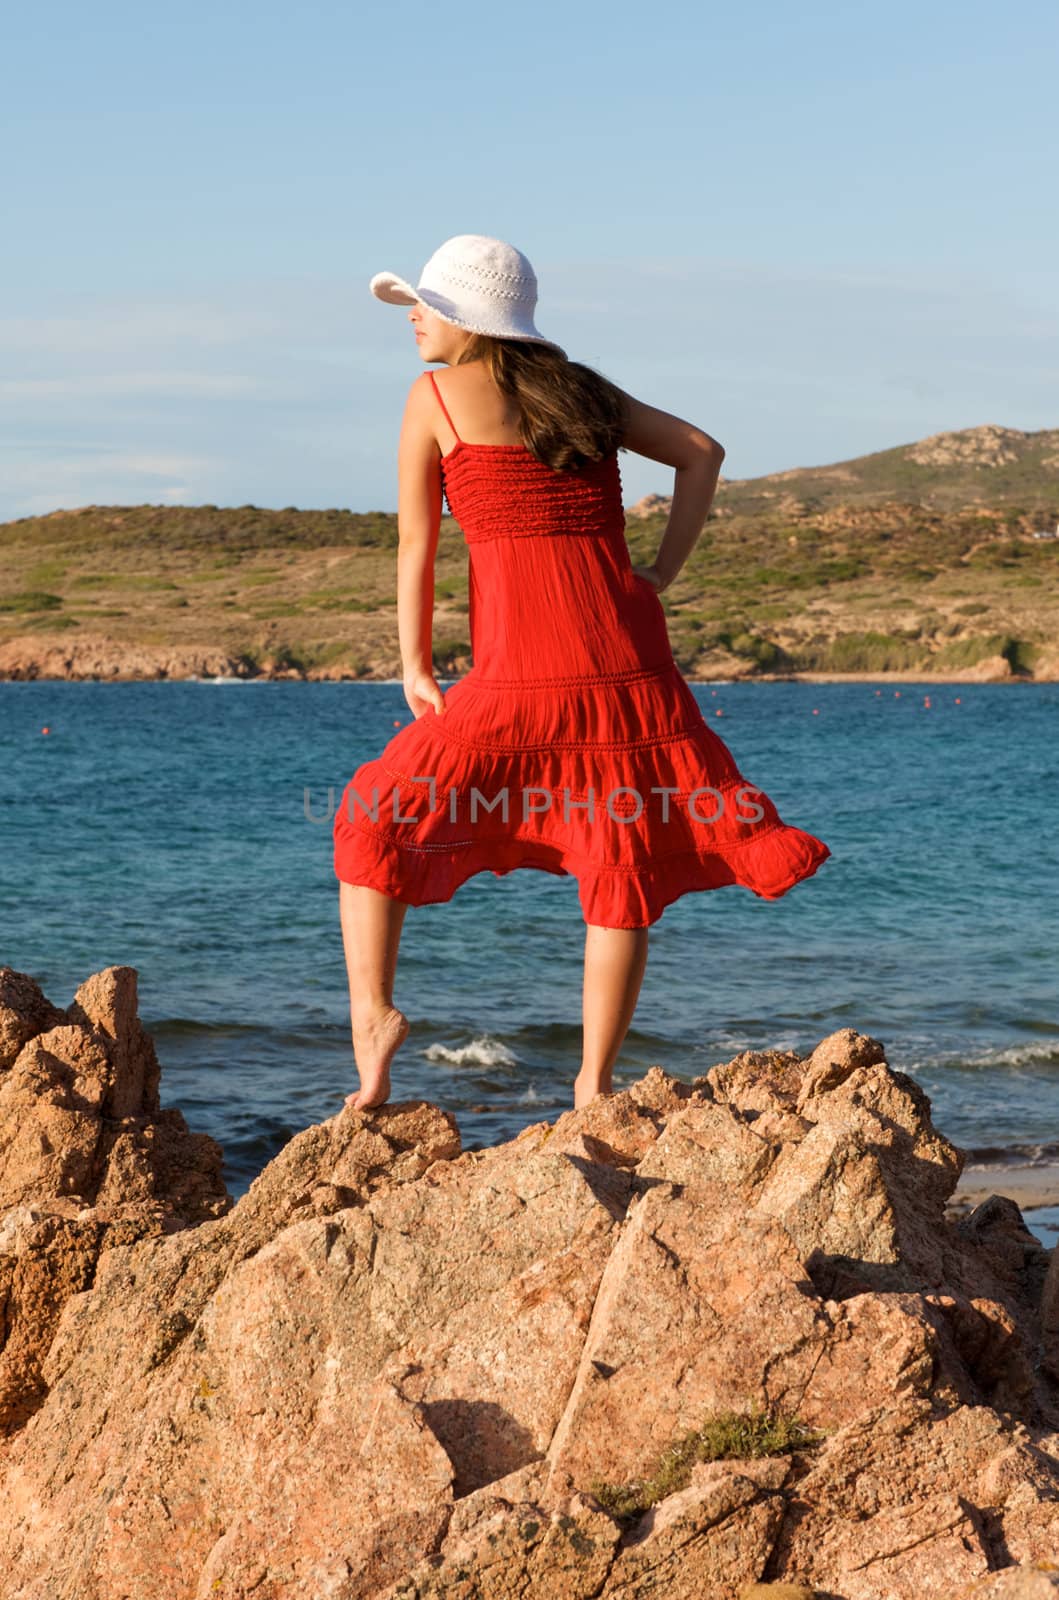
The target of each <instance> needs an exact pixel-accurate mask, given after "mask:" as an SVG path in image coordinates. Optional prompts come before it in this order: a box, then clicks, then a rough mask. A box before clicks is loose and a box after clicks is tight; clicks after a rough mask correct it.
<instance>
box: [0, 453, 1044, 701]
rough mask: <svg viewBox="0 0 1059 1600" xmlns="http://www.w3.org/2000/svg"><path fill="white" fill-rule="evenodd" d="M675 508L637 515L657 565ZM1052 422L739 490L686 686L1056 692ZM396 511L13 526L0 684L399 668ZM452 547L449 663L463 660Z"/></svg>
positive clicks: (692, 598) (671, 610) (32, 521)
mask: <svg viewBox="0 0 1059 1600" xmlns="http://www.w3.org/2000/svg"><path fill="white" fill-rule="evenodd" d="M668 506H669V502H668V500H667V499H666V498H665V497H662V496H648V497H647V498H646V499H645V500H644V501H641V502H639V504H638V505H637V506H631V507H629V508H628V511H627V516H626V522H627V535H628V540H629V546H630V550H631V551H632V555H633V560H634V561H650V560H651V559H652V558H653V556H654V554H655V551H656V549H657V546H658V540H659V538H660V537H661V533H662V531H663V529H664V527H665V522H666V516H667V514H668ZM1057 526H1059V429H1051V430H1046V431H1043V432H1039V433H1023V432H1019V431H1018V430H1016V429H1011V428H1001V427H997V426H995V425H987V426H984V427H980V428H970V429H965V430H963V431H961V432H958V433H948V434H937V435H934V436H933V437H932V438H929V439H923V440H920V441H919V442H918V443H913V444H909V445H901V446H898V447H896V448H894V449H891V450H883V451H878V452H876V453H874V454H872V455H868V456H863V457H860V458H858V459H856V460H852V461H843V462H838V463H835V464H834V465H831V466H823V467H802V468H796V469H794V470H791V471H787V472H779V473H770V474H768V475H766V476H765V477H761V478H753V479H725V478H723V477H722V479H721V482H720V485H719V487H718V492H717V496H716V499H715V502H714V507H713V510H712V512H711V515H710V518H709V520H708V522H707V524H706V528H705V529H704V531H703V534H702V537H701V539H700V540H699V543H698V545H697V546H696V548H695V551H694V552H693V554H692V556H691V559H690V560H689V562H688V564H687V565H686V567H685V568H684V570H683V572H682V573H681V574H680V577H679V578H678V580H677V581H676V583H675V584H673V585H672V587H671V588H670V589H668V590H667V591H666V594H665V595H664V596H663V605H664V606H665V609H666V613H667V617H668V622H669V630H670V637H671V638H672V641H673V648H674V653H675V655H676V658H677V660H678V662H679V664H680V666H681V669H682V670H683V671H684V672H685V673H686V675H687V676H688V677H690V678H716V677H749V676H754V677H772V676H792V675H806V676H818V677H819V676H845V675H861V674H864V675H871V676H880V675H885V674H902V673H903V674H906V675H912V676H915V675H919V676H925V675H929V674H937V675H944V676H949V677H969V678H973V677H978V678H987V679H1000V678H1019V677H1022V678H1038V679H1048V680H1049V681H1051V680H1056V679H1059V539H1057V538H1038V537H1035V535H1036V534H1037V533H1039V532H1040V531H1041V530H1042V529H1048V530H1055V529H1056V527H1057ZM396 546H397V519H396V516H395V515H394V514H393V513H392V512H383V511H373V512H367V513H359V514H358V513H353V512H349V511H340V510H329V511H299V510H297V509H296V508H294V507H293V506H288V507H286V508H285V509H283V510H279V511H274V510H268V509H263V508H259V507H256V506H239V507H235V508H221V507H217V506H88V507H83V508H81V509H79V510H74V511H56V512H52V513H51V514H49V515H47V516H42V517H26V518H22V519H20V520H18V521H15V522H9V523H6V524H3V525H0V556H2V564H0V572H2V579H0V677H7V678H13V677H17V678H26V677H98V678H122V677H124V678H135V677H158V676H162V677H187V676H215V675H218V674H225V675H227V674H235V675H238V676H257V675H267V676H272V677H318V678H319V677H327V678H353V677H361V678H372V677H399V676H400V652H399V648H398V641H397V619H396V608H395V587H396V572H395V551H396ZM466 572H467V554H466V547H465V545H464V541H463V537H462V534H461V533H460V530H459V528H458V527H457V526H456V524H455V522H454V521H453V520H452V519H451V518H448V517H447V518H445V519H444V521H443V523H442V528H441V535H440V540H439V547H438V560H437V578H436V588H435V599H436V615H435V621H434V643H435V662H436V669H437V671H438V672H439V674H443V675H445V676H452V675H456V674H459V673H460V672H462V671H464V670H465V669H466V667H467V666H469V665H470V653H469V644H468V630H467V578H466Z"/></svg>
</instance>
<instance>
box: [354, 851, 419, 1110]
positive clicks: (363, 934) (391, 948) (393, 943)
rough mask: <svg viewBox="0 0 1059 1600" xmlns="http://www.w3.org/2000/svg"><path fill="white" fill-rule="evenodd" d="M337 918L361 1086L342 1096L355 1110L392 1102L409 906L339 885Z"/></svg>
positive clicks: (402, 1019) (404, 1029)
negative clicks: (397, 983) (397, 989)
mask: <svg viewBox="0 0 1059 1600" xmlns="http://www.w3.org/2000/svg"><path fill="white" fill-rule="evenodd" d="M338 905H339V917H340V919H341V923H342V943H343V947H344V949H345V953H346V971H347V973H348V975H349V1020H350V1026H351V1029H352V1034H353V1055H354V1059H355V1060H356V1063H357V1072H358V1074H359V1076H360V1088H359V1090H358V1091H357V1092H356V1093H354V1094H350V1095H347V1096H346V1102H345V1103H346V1105H347V1106H353V1107H355V1109H356V1110H358V1111H365V1110H367V1108H368V1107H369V1106H381V1105H382V1104H383V1103H384V1102H385V1101H386V1100H388V1099H389V1098H390V1062H391V1061H392V1060H393V1057H394V1054H395V1053H396V1051H397V1049H398V1047H399V1046H400V1045H401V1044H402V1043H403V1041H404V1039H405V1038H406V1037H407V1034H408V1018H407V1017H406V1016H405V1014H404V1012H403V1011H398V1009H397V1007H396V1006H395V1005H394V1003H393V984H394V978H395V976H396V974H397V951H398V949H399V947H400V943H401V928H402V926H403V925H404V917H405V912H406V911H407V910H408V905H407V902H405V901H403V900H394V899H392V898H391V897H390V895H387V894H381V893H380V892H379V890H378V889H368V888H366V887H363V886H361V885H359V884H352V883H341V882H340V883H339V885H338Z"/></svg>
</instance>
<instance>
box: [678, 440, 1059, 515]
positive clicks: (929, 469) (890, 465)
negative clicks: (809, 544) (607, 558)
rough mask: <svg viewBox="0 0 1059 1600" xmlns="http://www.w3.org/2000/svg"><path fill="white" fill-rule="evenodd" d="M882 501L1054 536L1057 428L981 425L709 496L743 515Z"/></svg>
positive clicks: (1058, 511) (740, 481)
mask: <svg viewBox="0 0 1059 1600" xmlns="http://www.w3.org/2000/svg"><path fill="white" fill-rule="evenodd" d="M651 498H652V499H653V498H656V497H651ZM657 498H658V499H659V500H662V497H661V496H659V497H657ZM890 500H904V501H908V502H909V503H914V504H917V505H922V506H927V507H929V508H930V509H931V510H934V511H950V510H959V509H961V508H963V507H967V506H982V507H988V508H990V509H993V510H1001V509H1010V510H1020V511H1025V512H1026V514H1027V515H1028V516H1029V517H1030V518H1031V519H1032V518H1044V520H1045V522H1048V521H1049V519H1050V523H1051V526H1052V527H1053V528H1054V527H1055V523H1056V519H1057V518H1059V428H1047V429H1044V430H1043V431H1042V432H1039V433H1023V432H1022V431H1021V430H1020V429H1018V428H1001V427H999V426H998V425H997V424H996V423H986V424H984V425H983V426H982V427H980V428H964V429H962V430H961V431H960V432H959V433H936V434H933V435H932V436H931V437H930V438H929V439H920V440H919V441H918V442H917V443H914V444H902V445H897V446H895V447H894V448H893V449H891V450H877V451H875V452H874V453H873V454H872V455H868V456H858V457H857V458H856V459H855V460H852V461H836V462H834V463H832V464H831V465H830V466H824V467H793V468H791V469H790V470H789V471H787V472H770V473H767V474H766V475H765V476H764V477H762V478H725V477H723V476H722V478H721V481H720V487H719V492H718V496H717V504H718V505H722V504H723V506H724V507H725V509H726V510H727V511H729V512H730V513H733V514H734V513H736V512H738V513H741V514H743V515H752V514H753V513H754V512H756V511H765V510H768V509H769V508H770V506H773V505H775V504H776V503H777V502H778V503H781V504H786V505H790V506H792V507H794V506H798V507H801V508H802V509H804V510H807V511H815V510H820V509H822V508H824V507H827V506H834V505H848V506H864V505H878V504H879V503H881V502H885V501H890ZM663 504H664V505H666V506H667V505H668V500H664V501H663Z"/></svg>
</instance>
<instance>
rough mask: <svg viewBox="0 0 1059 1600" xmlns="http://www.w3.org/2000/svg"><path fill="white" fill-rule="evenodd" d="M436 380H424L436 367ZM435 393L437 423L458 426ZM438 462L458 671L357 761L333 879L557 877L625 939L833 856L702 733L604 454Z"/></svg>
mask: <svg viewBox="0 0 1059 1600" xmlns="http://www.w3.org/2000/svg"><path fill="white" fill-rule="evenodd" d="M430 378H431V381H432V382H433V381H434V374H433V373H431V374H430ZM434 390H435V393H436V395H437V398H438V401H439V403H440V404H441V407H442V410H443V411H444V413H445V416H446V418H447V420H448V422H449V426H450V427H452V419H451V417H449V414H448V409H447V407H446V406H445V403H444V401H443V400H442V399H441V393H440V390H438V387H437V384H436V383H434ZM452 431H453V433H454V434H455V435H456V439H457V443H456V444H455V445H454V446H453V447H452V449H451V450H449V451H448V453H447V454H446V455H444V456H443V457H442V458H441V470H442V477H443V482H444V489H445V497H446V499H447V501H448V505H449V510H450V511H451V513H452V515H453V516H454V517H455V518H456V520H457V522H458V523H459V525H460V527H461V529H462V531H463V535H464V539H465V541H466V544H467V548H468V563H469V574H470V601H469V606H470V610H469V623H470V636H471V653H472V657H473V661H474V665H473V666H472V667H471V668H470V670H469V671H468V672H466V673H465V674H464V676H463V677H462V678H460V679H459V680H458V681H457V682H456V683H455V684H453V685H452V686H451V687H450V688H449V689H448V690H447V691H445V695H444V698H445V711H444V713H443V714H439V713H438V712H436V711H434V710H433V708H431V709H430V710H429V711H426V712H424V714H423V715H422V716H420V717H418V718H415V719H414V720H413V721H412V722H410V723H407V724H406V725H405V726H404V727H403V728H402V729H401V730H400V732H399V733H397V734H395V735H394V737H393V738H392V739H391V740H390V741H389V743H388V744H387V745H386V746H385V748H384V749H383V750H382V752H381V754H379V755H378V756H376V757H374V758H373V759H371V760H369V761H366V762H365V763H364V764H363V765H362V766H360V767H358V768H357V770H356V772H355V773H354V774H353V776H352V778H351V779H350V780H349V782H348V784H347V785H346V788H345V790H344V791H343V795H342V800H341V803H340V805H339V807H338V809H337V811H336V813H335V818H334V830H333V833H334V870H335V875H336V877H338V878H339V879H340V880H342V881H343V882H345V883H352V884H365V885H367V886H368V887H370V888H373V889H378V890H381V891H382V892H383V893H385V894H388V895H390V896H392V897H393V898H394V899H397V900H402V901H405V902H407V903H409V904H411V905H429V904H434V903H437V902H439V901H445V900H451V899H452V897H453V895H454V894H455V893H456V890H457V889H458V888H459V887H460V885H461V884H462V883H464V882H465V881H466V880H467V879H468V878H470V877H472V876H473V875H474V874H476V873H479V872H492V873H493V874H494V875H495V876H496V877H498V878H499V877H502V876H503V875H504V874H505V873H508V872H512V871H513V870H514V869H515V868H517V867H533V868H537V869H539V870H541V871H544V872H551V873H554V874H556V875H558V876H561V877H567V876H573V877H575V878H576V879H577V883H578V897H579V901H580V907H581V912H582V916H583V919H584V921H585V922H586V923H592V924H595V925H598V926H601V927H607V928H639V927H646V926H648V925H649V924H651V923H653V922H656V921H657V920H658V918H659V917H660V916H661V915H662V912H663V910H664V908H665V907H666V906H667V905H669V904H670V903H671V902H672V901H674V900H676V899H678V898H679V897H680V896H681V895H684V894H687V893H689V892H690V891H692V890H703V889H718V888H721V887H722V886H723V885H725V884H733V883H734V884H741V885H743V886H744V887H745V888H747V889H750V890H751V891H752V892H753V893H754V894H756V895H758V896H759V897H760V898H762V899H766V900H775V899H778V898H779V897H780V896H781V895H784V894H786V892H787V890H788V889H790V888H792V887H793V886H794V884H796V883H798V882H799V881H800V880H801V879H802V878H808V877H811V876H812V874H813V873H814V872H816V870H817V868H818V867H820V866H821V865H822V864H823V862H824V861H826V860H827V858H828V856H830V854H831V851H830V849H829V848H828V846H827V845H826V844H824V843H823V841H822V840H820V839H817V838H814V837H813V835H812V834H810V833H805V832H803V831H802V830H801V829H800V828H796V827H793V826H790V825H788V824H786V823H784V822H783V821H782V820H781V819H780V816H779V814H778V812H777V811H776V808H775V806H774V805H773V803H772V801H771V800H770V799H769V798H768V796H767V795H766V794H764V793H763V792H762V791H761V790H760V789H758V788H756V787H755V786H754V785H753V784H751V783H748V782H747V781H746V779H744V777H743V776H742V774H741V773H740V771H739V769H738V767H737V766H736V763H735V759H734V757H733V756H732V753H731V751H730V750H729V749H728V746H727V745H726V744H725V743H724V741H723V740H722V739H721V738H720V737H719V736H718V735H717V734H716V733H715V732H714V731H713V729H712V728H711V727H710V726H709V725H708V724H707V722H706V721H705V718H704V717H703V715H702V712H701V711H700V710H699V706H698V703H697V701H696V700H695V697H694V695H693V694H692V692H691V689H690V688H689V686H688V684H687V683H686V681H685V679H684V678H683V676H682V675H681V672H680V670H679V668H678V667H677V665H676V662H675V661H674V659H673V653H672V650H671V647H670V643H669V635H668V632H667V629H666V618H665V611H664V609H663V606H662V602H661V600H660V599H659V598H658V594H657V592H656V590H655V588H654V585H653V584H652V583H651V582H650V581H649V579H647V578H643V577H640V576H639V575H638V574H636V573H634V572H633V570H632V566H631V562H630V558H629V552H628V547H627V545H626V543H625V532H624V530H625V516H624V512H623V510H622V494H621V476H620V471H619V466H618V455H617V451H614V452H612V453H611V454H610V455H608V456H606V457H605V458H604V459H603V460H601V461H598V462H593V463H590V464H589V465H588V466H586V467H584V468H582V469H580V470H573V471H566V472H556V471H554V470H553V469H552V468H551V467H549V466H547V465H546V464H544V463H543V462H540V461H538V460H537V458H536V457H535V456H534V455H533V454H532V452H531V451H530V450H529V449H528V448H527V447H526V446H524V445H520V444H519V445H503V444H500V445H486V444H470V443H468V442H467V441H466V440H463V439H460V437H459V434H458V433H456V429H455V428H454V427H453V428H452Z"/></svg>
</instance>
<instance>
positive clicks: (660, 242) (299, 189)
mask: <svg viewBox="0 0 1059 1600" xmlns="http://www.w3.org/2000/svg"><path fill="white" fill-rule="evenodd" d="M4 35H5V38H4V56H5V68H6V71H5V86H4V95H3V104H2V106H0V133H2V135H3V148H4V150H5V153H6V156H7V160H6V161H5V163H4V169H5V170H4V208H3V210H4V220H5V223H6V226H5V228H4V242H3V250H2V252H0V284H2V288H3V294H2V299H0V520H6V519H9V518H14V517H22V516H28V515H34V514H37V513H41V512H47V511H51V510H56V509H58V508H60V507H66V506H77V505H89V504H97V505H99V504H139V503H144V502H148V503H152V504H216V505H233V506H234V505H242V504H247V503H249V504H253V505H259V506H277V507H282V506H288V505H296V506H301V507H316V506H345V507H348V508H349V509H351V510H354V511H368V510H375V509H384V510H392V509H394V508H395V506H396V444H397V433H398V428H399V425H400V418H401V412H402V408H403V404H404V398H405V395H406V393H407V389H408V386H409V384H410V383H411V382H412V380H413V379H414V378H415V376H416V375H417V374H418V373H419V372H420V371H422V370H423V364H422V362H421V361H420V359H419V357H418V355H417V353H416V348H415V345H414V343H413V341H412V338H411V332H410V329H409V327H408V323H407V317H406V313H405V312H404V311H403V310H402V309H400V308H398V307H395V306H387V305H384V304H383V303H382V302H381V301H378V300H375V299H374V298H373V297H372V296H371V295H370V294H369V291H368V287H367V286H368V280H369V278H370V277H371V275H372V274H373V273H374V272H376V271H380V270H382V269H384V268H386V269H391V270H393V271H396V272H398V273H400V274H401V275H402V276H403V277H406V278H408V279H409V280H410V281H411V282H413V283H415V282H416V281H417V279H418V276H419V272H420V269H421V267H422V265H423V263H424V262H425V261H426V259H427V257H428V256H429V255H430V254H431V253H432V252H433V250H434V249H435V248H436V247H437V245H438V244H440V243H441V242H442V241H443V240H444V239H446V238H448V237H450V236H451V235H453V234H456V233H488V234H493V235H496V236H498V237H500V238H504V239H508V240H510V241H511V242H512V243H514V244H516V245H517V246H518V247H519V248H520V249H522V250H523V251H525V253H526V254H527V255H528V256H529V257H530V259H531V261H532V262H533V264H534V267H535V269H536V271H537V275H538V279H539V284H540V300H539V304H538V309H537V323H538V326H539V327H540V329H541V331H542V333H544V334H546V335H547V336H548V337H551V338H554V339H556V340H557V341H558V342H559V343H560V344H561V345H562V346H563V347H564V348H565V349H566V350H567V351H568V353H569V354H570V355H572V356H574V357H575V358H576V359H579V360H582V361H586V362H588V363H590V364H591V365H593V366H595V367H597V368H599V370H601V371H603V372H605V373H606V374H607V375H608V376H609V377H611V378H613V379H614V380H615V381H616V382H617V383H619V384H621V386H622V387H623V388H625V389H628V390H629V391H630V392H632V393H633V394H635V395H637V396H638V397H639V398H640V399H642V400H646V401H647V402H648V403H650V404H652V405H656V406H661V407H662V408H663V409H665V410H667V411H672V412H675V413H676V414H677V415H679V416H684V417H687V418H689V419H690V420H692V421H694V422H696V423H698V424H699V425H701V426H702V427H704V428H706V429H707V430H708V431H709V432H710V433H712V434H713V435H714V436H715V437H716V438H718V439H720V441H721V442H722V443H723V444H724V446H725V448H726V451H727V457H726V460H725V464H724V472H725V475H726V476H728V477H733V478H744V477H752V476H756V475H758V474H760V473H765V472H773V471H782V470H786V469H789V468H792V467H797V466H810V465H816V464H820V463H823V462H831V461H839V460H843V459H846V458H848V457H851V456H856V455H860V454H863V453H865V452H868V451H872V450H882V449H887V448H889V447H891V446H893V445H896V444H901V443H906V442H910V441H911V440H913V439H918V438H922V437H923V436H925V435H927V434H931V433H939V432H943V431H947V430H950V429H956V428H966V427H972V426H975V425H978V424H981V423H986V422H995V423H1000V424H1002V425H1004V426H1007V427H1013V428H1024V429H1038V428H1047V427H1057V426H1059V270H1057V264H1059V221H1057V208H1056V205H1055V190H1056V182H1055V173H1056V171H1057V170H1059V135H1057V131H1056V129H1057V120H1059V119H1057V118H1056V115H1055V99H1056V86H1057V83H1059V48H1057V47H1059V11H1057V9H1056V7H1055V6H1054V4H1053V3H1051V0H1048V3H1044V0H1024V3H1023V4H1022V5H1021V6H1019V7H1017V8H1013V9H1011V10H1007V11H1005V10H1003V9H999V10H998V8H997V7H996V6H995V5H991V6H986V5H984V4H980V3H977V0H962V3H960V4H943V5H937V4H935V5H931V4H929V3H927V4H925V5H924V4H920V5H917V6H913V5H911V4H908V3H906V0H896V3H894V4H891V5H889V6H885V7H884V6H876V7H872V8H866V7H863V6H859V5H851V4H849V3H848V0H846V3H843V4H822V5H813V4H808V5H799V6H795V5H792V4H786V5H783V4H777V3H775V0H768V3H758V4H753V3H751V4H746V5H742V6H738V7H727V6H726V7H723V8H721V7H717V6H712V5H709V4H703V3H701V0H700V3H696V4H683V3H681V4H670V5H661V6H654V7H645V6H643V5H636V6H632V5H621V4H618V5H607V6H604V5H600V4H595V3H584V4H579V5H574V4H565V5H560V4H555V3H553V0H545V3H543V4H540V5H538V6H536V7H531V8H526V7H523V8H513V9H509V8H501V7H499V6H497V5H491V6H486V5H482V4H461V3H459V0H456V3H454V4H453V5H451V6H449V7H448V8H446V7H444V6H440V5H438V4H436V3H435V4H430V5H427V4H423V3H420V0H405V3H404V4H402V5H400V6H392V5H391V6H378V5H376V6H372V7H366V6H359V5H354V4H349V3H347V4H344V5H338V4H321V3H316V0H307V3H306V0H301V3H299V4H298V5H291V4H289V3H288V4H285V5H283V6H279V5H276V4H274V3H272V0H262V3H258V4H255V5H253V6H251V5H249V4H243V5H240V6H235V5H232V4H226V3H223V0H222V3H220V4H218V3H211V4H209V5H206V4H203V3H200V0H183V3H182V4H181V5H180V6H179V7H169V6H166V5H162V4H157V5H150V6H144V5H142V4H138V5H135V6H134V5H132V4H114V3H109V0H97V3H95V4H94V5H93V6H91V7H87V8H86V7H84V6H81V5H78V6H74V5H70V4H50V3H49V0H38V3H37V4H36V5H35V6H34V7H32V8H31V7H28V6H23V7H20V8H18V9H17V11H16V10H15V9H14V8H12V9H11V10H10V11H9V13H8V16H7V19H6V21H5V25H4ZM621 462H622V476H623V480H624V485H625V499H626V503H627V504H628V503H631V502H632V501H633V500H635V499H638V498H639V497H640V496H641V495H643V494H646V493H650V492H658V493H668V492H669V491H670V490H671V488H672V473H671V471H670V470H669V469H667V468H665V467H662V466H660V465H658V464H657V463H654V462H651V461H647V460H644V459H643V458H642V457H636V456H633V455H631V454H630V455H624V456H622V458H621Z"/></svg>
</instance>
